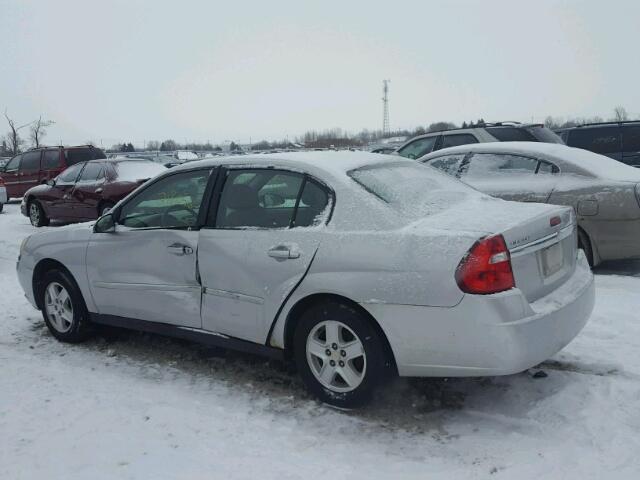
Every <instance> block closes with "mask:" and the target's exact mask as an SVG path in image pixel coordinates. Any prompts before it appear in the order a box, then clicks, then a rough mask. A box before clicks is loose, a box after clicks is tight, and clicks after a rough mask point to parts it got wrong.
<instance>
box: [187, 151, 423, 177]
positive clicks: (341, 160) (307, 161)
mask: <svg viewBox="0 0 640 480" xmlns="http://www.w3.org/2000/svg"><path fill="white" fill-rule="evenodd" d="M389 161H393V162H398V161H407V162H413V160H405V159H403V158H402V157H398V156H395V155H393V156H392V155H381V154H379V153H370V152H352V151H344V152H331V151H322V152H286V153H274V154H269V155H243V156H227V157H215V158H207V159H203V160H199V161H194V162H189V163H188V164H185V165H181V166H179V167H176V169H178V168H180V169H190V168H193V167H196V166H214V165H247V166H252V167H256V166H257V167H261V166H265V167H267V166H269V165H276V164H277V165H281V166H288V167H291V168H299V169H306V170H310V171H311V170H314V171H323V172H326V173H329V174H330V175H332V176H336V177H339V176H344V175H346V173H347V172H349V171H351V170H354V169H356V168H360V167H364V166H367V165H376V164H385V163H388V162H389Z"/></svg>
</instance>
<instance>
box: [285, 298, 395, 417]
mask: <svg viewBox="0 0 640 480" xmlns="http://www.w3.org/2000/svg"><path fill="white" fill-rule="evenodd" d="M294 355H295V360H296V364H297V366H298V370H299V371H300V375H301V376H302V379H303V380H304V382H305V384H306V386H307V388H308V389H309V390H310V391H311V392H312V393H313V394H314V395H316V396H317V397H318V398H319V399H320V400H321V401H323V402H325V403H328V404H330V405H333V406H335V407H340V408H354V407H358V406H361V405H363V404H365V403H367V402H368V401H369V400H370V399H371V396H372V394H373V392H374V390H375V387H376V386H377V385H378V384H379V382H380V380H381V379H382V378H384V377H385V371H386V355H385V349H384V344H383V342H382V340H381V339H380V337H379V335H378V333H377V332H376V330H375V328H373V326H372V325H371V323H370V320H369V319H368V318H366V317H365V316H364V315H362V314H361V313H360V312H358V311H357V310H355V309H354V308H352V307H350V306H348V305H344V304H339V303H334V302H329V303H323V304H319V305H316V306H313V307H311V308H310V309H309V310H307V311H306V312H305V313H304V315H303V317H302V318H301V320H300V323H299V324H298V326H297V328H296V331H295V334H294Z"/></svg>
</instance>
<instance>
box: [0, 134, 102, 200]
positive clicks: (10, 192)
mask: <svg viewBox="0 0 640 480" xmlns="http://www.w3.org/2000/svg"><path fill="white" fill-rule="evenodd" d="M100 158H106V156H105V154H104V152H103V151H102V150H100V149H99V148H96V147H93V146H91V145H83V146H77V147H42V148H35V149H33V150H29V151H28V152H24V153H21V154H19V155H16V156H15V157H13V158H12V159H11V160H9V161H8V162H7V164H6V165H5V166H4V167H2V168H0V177H2V179H3V180H4V183H5V186H6V188H7V197H8V198H20V197H22V196H23V195H24V194H25V192H26V191H27V190H29V189H30V188H31V187H33V186H34V185H39V184H42V183H47V182H48V181H49V180H51V179H53V178H55V177H57V176H58V174H59V173H61V172H62V171H63V170H65V169H66V168H67V167H70V166H71V165H75V164H76V163H79V162H84V161H87V160H94V159H100Z"/></svg>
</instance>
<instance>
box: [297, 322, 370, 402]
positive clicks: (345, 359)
mask: <svg viewBox="0 0 640 480" xmlns="http://www.w3.org/2000/svg"><path fill="white" fill-rule="evenodd" d="M306 353H307V362H308V364H309V368H310V369H311V373H313V375H314V377H315V378H316V380H317V381H318V382H320V384H321V385H322V386H324V387H325V388H328V389H329V390H331V391H333V392H336V393H346V392H351V391H353V390H355V389H356V388H358V386H359V385H360V384H361V383H362V381H363V379H364V377H365V373H366V371H367V357H366V354H365V351H364V346H363V344H362V341H361V340H360V339H359V338H358V336H357V335H356V334H355V332H354V331H353V330H352V329H350V328H349V327H348V326H347V325H345V324H344V323H342V322H339V321H336V320H326V321H323V322H320V323H318V324H317V325H316V326H315V327H314V328H313V329H312V330H311V331H310V332H309V335H308V337H307V346H306Z"/></svg>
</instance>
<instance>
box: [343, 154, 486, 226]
mask: <svg viewBox="0 0 640 480" xmlns="http://www.w3.org/2000/svg"><path fill="white" fill-rule="evenodd" d="M349 176H350V177H351V178H352V179H353V180H355V181H356V182H357V183H358V184H360V186H362V187H363V188H364V189H365V190H367V191H368V192H369V193H371V194H372V195H374V196H376V197H377V198H379V199H380V200H382V201H383V202H384V203H386V204H388V205H389V206H390V207H391V208H393V209H394V210H396V211H397V212H399V213H400V214H401V215H403V216H404V217H406V218H408V219H412V220H413V219H418V218H421V217H424V216H427V215H433V214H436V213H439V212H441V211H443V210H446V209H447V208H450V207H452V206H453V205H456V204H458V203H460V202H462V201H464V200H465V199H467V198H468V197H469V196H470V195H481V194H480V193H479V192H476V191H475V190H473V189H471V188H469V187H467V186H466V185H464V184H463V183H461V182H459V181H457V180H454V179H452V178H450V177H448V176H446V175H445V174H444V173H440V172H438V171H437V170H435V169H433V168H427V167H426V166H424V165H422V164H419V163H417V164H412V163H404V162H403V163H396V164H393V163H387V164H383V165H375V166H372V167H363V168H359V169H356V170H352V171H350V172H349Z"/></svg>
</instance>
